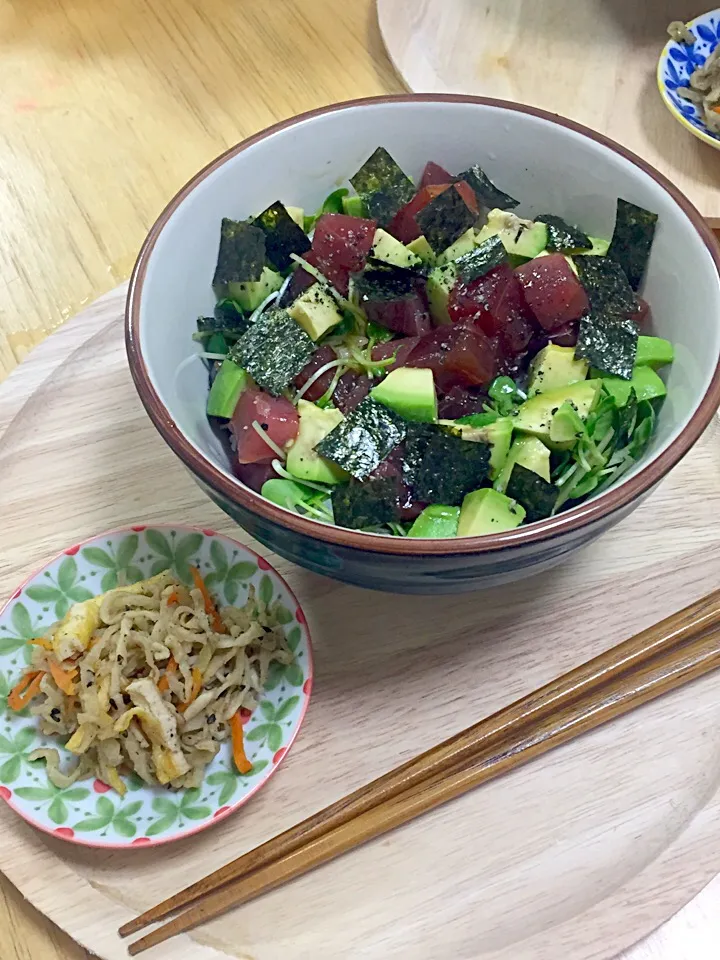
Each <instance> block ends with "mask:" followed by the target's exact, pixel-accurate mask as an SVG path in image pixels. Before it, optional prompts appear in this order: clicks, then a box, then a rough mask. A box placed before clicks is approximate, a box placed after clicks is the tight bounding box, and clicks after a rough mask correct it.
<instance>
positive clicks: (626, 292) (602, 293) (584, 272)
mask: <svg viewBox="0 0 720 960" xmlns="http://www.w3.org/2000/svg"><path fill="white" fill-rule="evenodd" d="M573 260H574V262H575V266H576V267H577V269H578V273H579V274H580V280H581V282H582V285H583V286H584V287H585V292H586V293H587V295H588V300H589V301H590V306H591V308H592V311H593V312H594V313H602V314H607V315H611V314H614V315H617V316H621V317H627V316H628V315H629V314H631V313H633V312H634V311H635V309H636V303H635V294H634V293H633V291H632V287H631V286H630V284H629V283H628V278H627V276H626V274H625V271H624V270H623V268H622V267H621V266H620V265H619V264H618V263H616V262H615V261H614V260H609V259H608V258H607V257H594V256H586V255H584V254H583V255H580V256H575V257H573Z"/></svg>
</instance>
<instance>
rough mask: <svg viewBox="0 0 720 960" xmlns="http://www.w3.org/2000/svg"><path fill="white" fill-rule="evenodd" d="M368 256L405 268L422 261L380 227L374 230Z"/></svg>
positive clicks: (416, 265)
mask: <svg viewBox="0 0 720 960" xmlns="http://www.w3.org/2000/svg"><path fill="white" fill-rule="evenodd" d="M370 256H371V257H375V259H376V260H382V261H383V263H389V264H392V266H394V267H405V269H406V270H407V269H409V268H410V267H418V266H420V264H421V263H422V260H421V259H420V257H418V256H417V254H415V253H413V252H412V250H409V249H408V247H406V246H405V244H404V243H400V241H399V240H396V239H395V237H393V236H391V235H390V234H389V233H387V232H386V231H385V230H383V229H382V228H378V229H377V230H376V231H375V236H374V237H373V245H372V247H371V248H370Z"/></svg>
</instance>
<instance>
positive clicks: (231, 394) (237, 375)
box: [207, 360, 250, 420]
mask: <svg viewBox="0 0 720 960" xmlns="http://www.w3.org/2000/svg"><path fill="white" fill-rule="evenodd" d="M249 379H250V378H249V377H248V375H247V371H246V370H243V368H242V367H241V366H240V365H239V364H237V363H235V361H234V360H223V362H222V363H221V365H220V369H219V370H218V372H217V374H216V375H215V379H214V380H213V382H212V386H211V387H210V393H209V394H208V400H207V412H208V416H210V417H224V418H225V419H227V420H229V419H230V418H231V417H232V415H233V413H235V407H236V406H237V402H238V400H239V399H240V394H241V393H242V392H243V390H244V389H245V387H246V386H247V383H248V380H249Z"/></svg>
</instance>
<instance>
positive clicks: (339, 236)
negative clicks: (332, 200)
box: [312, 213, 377, 272]
mask: <svg viewBox="0 0 720 960" xmlns="http://www.w3.org/2000/svg"><path fill="white" fill-rule="evenodd" d="M376 228H377V224H376V222H375V221H374V220H365V219H363V218H361V217H348V216H346V214H344V213H324V214H323V215H322V216H321V217H320V219H319V220H318V222H317V223H316V224H315V233H314V234H313V241H312V249H313V251H314V253H315V255H316V256H317V257H318V259H319V260H321V261H322V262H323V263H331V264H333V266H335V267H342V268H343V269H344V270H349V271H351V272H357V271H358V270H362V268H363V267H364V266H365V261H366V260H367V256H368V254H369V253H370V248H371V247H372V244H373V237H374V236H375V230H376Z"/></svg>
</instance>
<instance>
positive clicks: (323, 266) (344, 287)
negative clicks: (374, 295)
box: [303, 250, 350, 297]
mask: <svg viewBox="0 0 720 960" xmlns="http://www.w3.org/2000/svg"><path fill="white" fill-rule="evenodd" d="M303 259H304V260H307V262H308V263H311V264H312V265H313V266H314V267H317V269H318V270H319V271H320V273H321V274H322V275H323V276H324V277H325V279H326V280H328V281H329V282H330V283H331V284H332V285H333V286H334V287H335V289H336V290H337V291H338V293H341V294H342V295H343V296H344V297H346V296H347V293H348V287H349V282H350V271H349V270H346V269H345V268H344V267H340V266H338V265H337V264H335V263H333V262H332V261H330V260H323V259H322V258H321V257H319V256H318V255H317V253H316V252H315V251H314V250H309V251H308V252H307V254H306V255H305V256H304V257H303ZM305 272H306V271H304V270H303V273H305Z"/></svg>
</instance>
